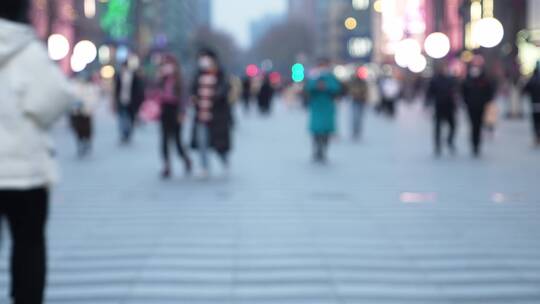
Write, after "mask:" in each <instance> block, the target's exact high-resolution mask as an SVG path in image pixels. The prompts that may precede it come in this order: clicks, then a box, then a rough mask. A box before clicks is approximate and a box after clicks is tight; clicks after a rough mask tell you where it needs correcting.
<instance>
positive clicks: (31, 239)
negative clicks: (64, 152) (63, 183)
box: [0, 188, 49, 304]
mask: <svg viewBox="0 0 540 304" xmlns="http://www.w3.org/2000/svg"><path fill="white" fill-rule="evenodd" d="M48 197H49V195H48V191H47V189H44V188H42V189H33V190H25V191H16V190H0V218H3V219H4V218H5V219H6V220H7V223H8V225H9V231H10V234H11V239H12V243H13V246H12V252H11V284H12V285H11V296H12V298H13V300H14V302H13V303H14V304H42V303H43V296H44V290H45V277H46V247H45V243H46V240H45V224H46V221H47V214H48V208H49V198H48Z"/></svg>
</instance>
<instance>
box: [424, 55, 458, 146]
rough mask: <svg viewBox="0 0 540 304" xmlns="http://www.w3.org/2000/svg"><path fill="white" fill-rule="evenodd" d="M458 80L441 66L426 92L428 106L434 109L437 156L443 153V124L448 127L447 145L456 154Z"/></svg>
mask: <svg viewBox="0 0 540 304" xmlns="http://www.w3.org/2000/svg"><path fill="white" fill-rule="evenodd" d="M456 93H457V83H456V80H455V79H454V78H453V77H451V76H449V75H448V74H447V71H446V68H445V67H444V66H442V65H441V66H439V67H438V68H437V71H436V73H435V75H434V77H433V79H431V81H430V83H429V85H428V89H427V92H426V106H433V107H434V115H433V116H434V140H435V155H436V156H440V155H441V152H442V144H441V131H442V130H441V129H442V127H443V124H446V125H448V137H447V141H446V143H447V144H448V149H449V150H450V153H452V154H453V153H455V146H454V135H455V131H456V108H457V104H456Z"/></svg>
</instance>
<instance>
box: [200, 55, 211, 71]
mask: <svg viewBox="0 0 540 304" xmlns="http://www.w3.org/2000/svg"><path fill="white" fill-rule="evenodd" d="M213 67H214V61H213V60H212V59H211V58H210V57H202V58H200V59H199V68H201V70H205V71H207V70H210V69H211V68H213Z"/></svg>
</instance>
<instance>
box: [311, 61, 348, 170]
mask: <svg viewBox="0 0 540 304" xmlns="http://www.w3.org/2000/svg"><path fill="white" fill-rule="evenodd" d="M305 90H306V94H307V98H308V108H309V121H310V122H309V128H310V131H311V133H312V135H313V141H314V161H315V162H317V163H325V162H326V161H327V150H328V145H329V141H330V137H331V136H332V135H333V134H334V133H335V131H336V101H335V99H336V97H337V96H338V95H339V94H340V93H341V92H342V88H341V84H340V82H339V80H338V79H337V78H336V77H335V76H334V74H333V73H332V72H331V71H330V61H329V60H328V59H321V60H320V62H319V65H318V67H317V70H316V72H315V73H314V75H313V76H312V77H311V79H309V80H308V82H307V84H306V88H305Z"/></svg>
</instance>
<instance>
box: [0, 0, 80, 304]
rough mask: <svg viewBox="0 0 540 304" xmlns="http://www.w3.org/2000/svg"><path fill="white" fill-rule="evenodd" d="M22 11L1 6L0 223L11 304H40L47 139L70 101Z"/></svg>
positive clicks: (6, 0) (21, 4) (11, 1)
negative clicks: (7, 250) (4, 228)
mask: <svg viewBox="0 0 540 304" xmlns="http://www.w3.org/2000/svg"><path fill="white" fill-rule="evenodd" d="M28 6H29V4H28V1H27V0H2V1H1V2H0V84H1V85H0V218H4V219H6V220H7V224H8V227H9V231H10V234H11V239H12V255H11V267H10V269H11V280H10V281H11V293H10V295H11V297H12V300H13V303H15V304H23V303H24V304H41V303H43V295H44V290H45V281H46V280H45V277H46V253H45V252H46V241H45V226H46V219H47V211H48V205H49V202H48V200H49V198H48V193H49V188H50V187H51V185H52V184H53V182H54V181H55V180H56V178H57V177H56V175H57V174H56V170H55V165H54V161H53V157H54V150H53V147H52V145H51V141H50V138H49V135H48V133H49V130H50V129H51V127H52V126H53V124H54V123H55V122H56V121H57V120H59V119H60V118H61V117H62V116H63V115H64V114H65V113H66V112H67V111H68V110H69V106H70V103H71V102H72V101H73V100H74V98H73V97H72V96H73V95H72V93H71V92H72V90H71V86H70V85H69V82H68V80H67V78H66V77H65V76H64V75H63V74H62V72H61V71H60V69H59V68H58V67H57V66H56V64H55V63H54V62H52V61H51V60H50V59H49V58H48V54H47V50H46V48H45V46H44V45H43V43H42V42H41V41H39V39H38V38H37V37H36V35H35V33H34V31H33V29H32V27H31V26H30V25H29V24H28V21H27V19H28V18H27V14H28ZM1 287H2V286H0V288H1ZM0 293H3V292H1V291H0Z"/></svg>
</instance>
